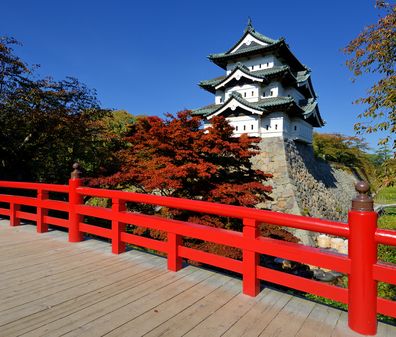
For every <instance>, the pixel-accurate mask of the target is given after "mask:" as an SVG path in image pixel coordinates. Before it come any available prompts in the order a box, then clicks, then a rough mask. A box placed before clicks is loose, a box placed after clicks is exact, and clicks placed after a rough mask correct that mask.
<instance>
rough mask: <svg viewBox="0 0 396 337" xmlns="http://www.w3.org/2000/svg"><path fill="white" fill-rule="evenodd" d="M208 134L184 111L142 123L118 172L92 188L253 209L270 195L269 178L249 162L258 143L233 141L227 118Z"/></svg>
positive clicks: (135, 129) (132, 133)
mask: <svg viewBox="0 0 396 337" xmlns="http://www.w3.org/2000/svg"><path fill="white" fill-rule="evenodd" d="M211 123H212V126H211V127H210V128H208V129H206V131H205V130H203V129H202V128H201V120H200V118H198V117H192V116H191V115H190V114H189V112H188V111H182V112H179V113H178V114H177V117H173V116H171V115H168V116H167V119H166V120H163V119H161V118H159V117H145V118H139V119H138V120H137V121H136V123H134V124H133V125H132V127H131V130H130V134H129V135H128V137H126V141H127V142H128V147H127V149H123V150H121V151H120V152H119V153H118V156H119V158H120V160H121V162H122V164H121V167H120V170H119V172H117V173H116V174H114V175H111V176H109V177H102V178H99V179H94V180H92V181H91V184H100V185H106V186H111V187H113V188H114V187H117V188H126V187H128V188H130V187H131V186H133V187H134V189H135V190H136V191H138V192H143V193H156V194H161V195H164V196H173V197H183V198H189V199H199V200H207V201H215V202H222V203H227V204H233V205H241V206H247V207H253V206H255V205H256V204H257V203H259V202H261V201H263V200H265V199H266V198H267V197H268V195H267V193H269V192H271V187H270V186H265V185H264V184H263V182H264V181H265V180H266V179H267V178H268V177H269V175H268V174H265V173H263V172H261V171H258V170H253V169H252V165H251V163H250V160H249V159H250V158H251V157H252V156H253V155H255V154H256V153H257V150H255V148H254V147H255V146H254V145H255V143H257V142H258V139H253V138H249V137H247V136H242V137H240V138H236V137H232V127H231V126H230V125H229V124H228V123H227V121H226V120H225V119H224V118H222V117H214V118H213V119H212V120H211Z"/></svg>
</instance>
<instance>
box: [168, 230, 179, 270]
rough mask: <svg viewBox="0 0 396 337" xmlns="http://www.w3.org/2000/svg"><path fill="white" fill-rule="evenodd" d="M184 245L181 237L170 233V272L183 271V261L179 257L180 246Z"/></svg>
mask: <svg viewBox="0 0 396 337" xmlns="http://www.w3.org/2000/svg"><path fill="white" fill-rule="evenodd" d="M182 244H183V239H182V237H181V236H180V235H177V234H175V233H170V232H168V270H171V271H178V270H180V269H182V265H183V259H182V258H181V257H180V256H179V246H181V245H182Z"/></svg>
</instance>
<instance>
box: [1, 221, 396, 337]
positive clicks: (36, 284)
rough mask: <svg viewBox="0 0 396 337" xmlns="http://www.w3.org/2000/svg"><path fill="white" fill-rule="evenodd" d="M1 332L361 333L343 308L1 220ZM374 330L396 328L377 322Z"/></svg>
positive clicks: (8, 336) (393, 331)
mask: <svg viewBox="0 0 396 337" xmlns="http://www.w3.org/2000/svg"><path fill="white" fill-rule="evenodd" d="M0 271H1V272H0V336H1V337H3V336H4V337H12V336H37V337H44V336H50V337H56V336H95V337H97V336H113V337H114V336H127V337H131V336H147V337H149V336H150V337H154V336H171V337H176V336H189V337H192V336H205V337H212V336H213V337H214V336H227V337H235V336H252V337H253V336H278V337H280V336H285V337H290V336H299V337H303V336H307V337H313V336H318V337H319V336H323V337H324V336H339V337H348V336H361V335H358V334H355V333H352V332H351V331H350V330H349V329H348V328H347V315H346V313H345V312H342V311H339V310H336V309H332V308H329V307H326V306H324V305H320V304H316V303H313V302H310V301H307V300H304V299H301V298H297V297H292V296H290V295H288V294H285V293H282V292H279V291H275V290H271V289H264V290H263V291H262V292H261V293H260V295H259V296H257V297H256V298H250V297H247V296H245V295H243V294H241V281H240V280H238V279H234V278H231V277H229V276H225V275H222V274H220V273H215V272H211V271H207V270H203V269H200V268H197V267H193V266H187V267H186V268H184V269H183V270H181V271H179V272H177V273H173V272H168V271H167V270H166V260H165V259H164V258H161V257H158V256H154V255H151V254H147V253H144V252H141V251H136V250H133V251H129V252H127V253H124V254H121V255H118V256H116V255H112V254H111V251H110V245H109V244H108V243H105V242H100V241H97V240H87V241H84V242H80V243H73V244H71V243H68V242H67V235H66V233H63V232H59V231H52V232H48V233H45V234H37V233H36V232H35V227H34V226H31V225H23V226H19V227H10V226H9V225H8V221H6V220H1V221H0ZM378 336H389V337H390V336H396V327H393V326H389V325H385V324H380V325H379V331H378Z"/></svg>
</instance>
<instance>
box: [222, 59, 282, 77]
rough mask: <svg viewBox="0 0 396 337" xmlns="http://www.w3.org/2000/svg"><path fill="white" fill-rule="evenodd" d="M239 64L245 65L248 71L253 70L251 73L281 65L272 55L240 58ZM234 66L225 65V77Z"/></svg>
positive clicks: (231, 64) (230, 64)
mask: <svg viewBox="0 0 396 337" xmlns="http://www.w3.org/2000/svg"><path fill="white" fill-rule="evenodd" d="M239 62H240V63H242V64H243V65H245V66H246V67H248V68H249V70H253V71H256V70H262V69H267V68H272V67H274V66H278V65H281V62H280V61H279V60H278V59H277V58H276V57H275V56H273V55H267V56H256V57H252V58H250V59H245V58H242V59H240V60H239ZM235 64H236V63H234V62H232V63H228V64H227V75H228V74H230V73H231V71H232V70H233V69H234V67H235ZM260 65H261V67H260ZM252 67H253V68H252Z"/></svg>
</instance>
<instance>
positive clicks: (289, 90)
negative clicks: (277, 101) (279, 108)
mask: <svg viewBox="0 0 396 337" xmlns="http://www.w3.org/2000/svg"><path fill="white" fill-rule="evenodd" d="M288 95H290V96H291V97H293V98H294V99H295V101H296V102H297V103H298V101H299V100H300V99H305V97H304V95H303V94H302V93H301V92H299V91H298V90H297V89H295V88H292V87H288V88H286V89H284V95H283V96H288Z"/></svg>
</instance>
